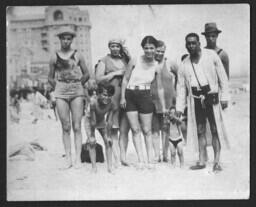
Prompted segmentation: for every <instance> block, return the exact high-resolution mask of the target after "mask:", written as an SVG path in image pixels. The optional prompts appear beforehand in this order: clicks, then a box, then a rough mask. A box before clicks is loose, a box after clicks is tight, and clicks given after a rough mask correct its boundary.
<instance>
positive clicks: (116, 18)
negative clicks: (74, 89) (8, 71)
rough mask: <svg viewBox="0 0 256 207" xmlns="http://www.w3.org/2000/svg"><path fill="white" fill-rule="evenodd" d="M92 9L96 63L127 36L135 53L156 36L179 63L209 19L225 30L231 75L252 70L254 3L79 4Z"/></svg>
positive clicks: (21, 10)
mask: <svg viewBox="0 0 256 207" xmlns="http://www.w3.org/2000/svg"><path fill="white" fill-rule="evenodd" d="M79 8H80V9H81V10H88V12H89V15H90V21H91V23H92V28H91V50H92V62H93V65H94V64H96V62H97V60H98V59H100V58H102V57H103V56H105V55H106V54H107V53H108V52H109V50H108V41H109V39H112V38H116V37H118V38H123V39H125V40H126V46H127V47H128V49H129V51H130V53H131V54H132V56H137V55H140V54H142V53H143V50H142V48H141V46H140V43H141V40H142V38H143V37H144V36H146V35H153V36H154V37H156V38H157V39H160V40H163V41H164V42H165V43H166V45H167V49H166V57H167V58H168V59H171V60H176V61H178V60H179V59H180V57H181V56H182V55H183V54H184V53H187V51H186V48H185V36H186V35H187V34H188V33H190V32H195V33H197V34H199V35H200V42H201V45H202V47H204V46H205V44H206V42H205V38H204V36H203V35H201V32H203V31H204V25H205V23H206V22H216V23H217V26H218V28H219V29H220V30H222V33H220V35H219V38H218V42H217V44H218V46H219V47H221V48H223V49H224V50H225V51H226V52H227V53H228V55H229V59H230V73H231V76H233V75H238V74H239V75H249V73H250V6H249V5H248V4H197V5H193V4H186V5H181V4H180V5H150V6H149V5H102V6H101V5H97V6H79ZM44 9H45V6H29V7H28V6H26V7H15V8H14V13H15V14H16V15H17V16H18V15H30V14H43V13H44Z"/></svg>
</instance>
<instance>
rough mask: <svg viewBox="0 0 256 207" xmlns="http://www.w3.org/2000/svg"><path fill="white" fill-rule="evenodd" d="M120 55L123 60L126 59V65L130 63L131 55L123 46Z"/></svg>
mask: <svg viewBox="0 0 256 207" xmlns="http://www.w3.org/2000/svg"><path fill="white" fill-rule="evenodd" d="M120 55H121V57H122V58H124V61H125V62H126V63H129V61H130V59H131V57H130V54H129V52H128V50H127V49H126V48H125V49H124V48H123V46H121V50H120Z"/></svg>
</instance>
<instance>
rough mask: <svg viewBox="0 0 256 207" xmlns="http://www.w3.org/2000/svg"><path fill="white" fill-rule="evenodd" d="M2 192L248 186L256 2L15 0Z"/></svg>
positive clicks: (122, 195) (103, 193)
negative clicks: (18, 0) (66, 1)
mask: <svg viewBox="0 0 256 207" xmlns="http://www.w3.org/2000/svg"><path fill="white" fill-rule="evenodd" d="M6 75H7V76H6V80H7V85H6V88H7V93H6V95H7V97H6V100H7V105H6V107H7V108H6V111H7V121H6V123H7V124H6V127H7V136H6V152H7V154H6V163H7V166H6V168H7V169H6V175H7V177H6V185H7V186H6V192H7V201H91V200H93V201H95V200H96V201H101V200H114V201H116V200H195V199H196V200H205V199H210V200H220V199H221V200H222V199H231V200H233V199H249V198H250V5H249V4H141V5H135V4H134V5H133V4H130V5H45V6H8V7H6Z"/></svg>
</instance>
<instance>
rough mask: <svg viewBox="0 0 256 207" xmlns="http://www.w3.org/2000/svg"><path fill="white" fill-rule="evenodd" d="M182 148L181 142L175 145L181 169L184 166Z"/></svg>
mask: <svg viewBox="0 0 256 207" xmlns="http://www.w3.org/2000/svg"><path fill="white" fill-rule="evenodd" d="M182 146H183V143H182V142H179V143H178V145H177V151H178V156H179V160H180V167H181V168H183V166H184V155H183V147H182Z"/></svg>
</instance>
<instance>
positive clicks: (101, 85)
mask: <svg viewBox="0 0 256 207" xmlns="http://www.w3.org/2000/svg"><path fill="white" fill-rule="evenodd" d="M104 89H105V90H107V93H108V95H109V96H113V95H114V93H115V87H114V86H113V85H111V84H110V83H109V82H107V81H102V82H100V83H99V84H98V89H97V92H98V94H101V93H103V90H104Z"/></svg>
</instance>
